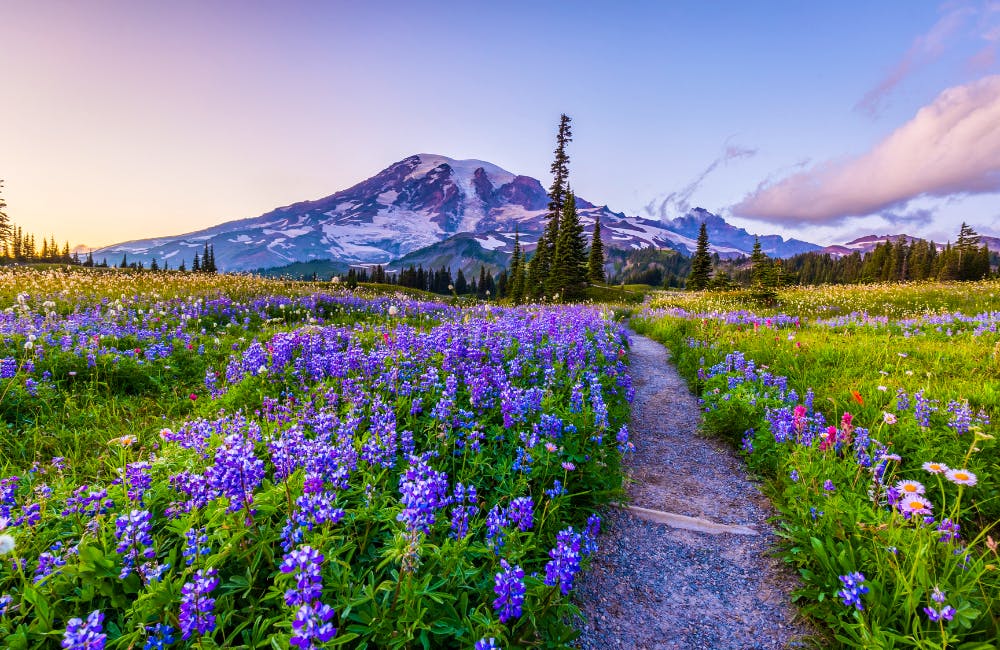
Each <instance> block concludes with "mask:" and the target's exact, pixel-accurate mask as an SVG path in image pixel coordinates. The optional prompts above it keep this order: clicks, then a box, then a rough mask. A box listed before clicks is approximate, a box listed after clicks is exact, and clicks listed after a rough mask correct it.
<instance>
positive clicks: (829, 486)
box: [823, 479, 837, 492]
mask: <svg viewBox="0 0 1000 650" xmlns="http://www.w3.org/2000/svg"><path fill="white" fill-rule="evenodd" d="M823 489H824V490H826V491H827V492H836V490H837V487H836V486H835V485H834V484H833V481H831V480H830V479H826V480H825V481H823Z"/></svg>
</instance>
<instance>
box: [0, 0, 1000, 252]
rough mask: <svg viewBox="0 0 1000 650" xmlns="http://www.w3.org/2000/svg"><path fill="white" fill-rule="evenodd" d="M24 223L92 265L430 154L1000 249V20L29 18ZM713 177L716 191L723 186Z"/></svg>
mask: <svg viewBox="0 0 1000 650" xmlns="http://www.w3.org/2000/svg"><path fill="white" fill-rule="evenodd" d="M0 13H2V16H3V18H2V20H0V65H2V69H3V70H4V75H3V80H2V82H0V178H2V179H4V180H5V181H6V187H5V189H4V197H5V198H6V200H7V203H8V209H7V211H8V214H9V215H10V216H11V218H12V219H13V220H14V221H15V222H16V223H17V224H18V225H21V226H23V227H24V228H26V229H28V230H30V231H32V232H35V233H38V234H46V235H47V234H49V233H52V234H55V235H56V237H57V238H58V239H59V240H60V241H62V240H64V239H68V240H69V241H70V242H71V244H74V245H75V244H87V245H91V246H97V245H102V244H110V243H114V242H118V241H122V240H126V239H133V238H139V237H148V236H155V235H169V234H178V233H180V232H186V231H190V230H195V229H199V228H202V227H206V226H209V225H213V224H216V223H220V222H222V221H227V220H230V219H237V218H243V217H251V216H256V215H258V214H261V213H263V212H266V211H268V210H270V209H272V208H274V207H277V206H279V205H285V204H288V203H292V202H295V201H299V200H303V199H311V198H318V197H321V196H325V195H328V194H331V193H333V192H335V191H337V190H340V189H344V188H346V187H348V186H350V185H352V184H354V183H355V182H357V181H360V180H362V179H364V178H366V177H368V176H371V175H372V174H374V173H376V172H378V171H379V170H381V169H382V168H384V167H386V166H387V165H389V164H390V163H392V162H395V161H397V160H400V159H402V158H404V157H406V156H408V155H410V154H413V153H418V152H432V153H440V154H444V155H446V156H451V157H454V158H478V159H482V160H488V161H490V162H493V163H495V164H497V165H499V166H501V167H504V168H505V169H508V170H509V171H512V172H514V173H522V174H529V175H532V176H535V177H537V178H539V179H541V180H542V181H543V183H544V184H546V185H547V184H548V182H549V174H548V167H549V164H550V162H551V157H552V149H553V147H554V144H555V143H554V140H555V131H556V126H557V123H558V118H559V114H560V113H562V112H565V113H567V114H569V115H570V116H571V117H572V118H573V127H574V136H575V139H574V142H573V143H572V145H571V146H570V151H569V152H570V156H571V165H570V181H571V184H572V186H573V188H574V190H575V191H576V192H577V193H578V194H579V195H581V196H583V197H585V198H587V199H588V200H590V201H594V202H598V203H606V204H608V205H609V206H610V207H611V208H612V209H614V210H616V211H624V212H626V213H627V214H630V215H636V214H642V215H644V216H657V217H659V216H665V217H673V216H677V214H679V213H680V212H681V211H683V210H684V209H685V207H687V206H691V207H693V206H703V207H705V208H708V209H710V210H713V211H718V212H720V213H721V214H723V216H726V218H727V219H730V220H731V221H733V222H734V223H738V224H739V225H741V226H744V227H747V228H748V230H750V231H751V232H757V233H771V232H777V233H780V234H784V235H792V236H798V237H800V238H804V239H808V240H810V241H815V242H817V243H833V242H836V241H845V240H846V239H849V238H851V237H852V236H854V235H856V234H861V233H868V232H879V233H883V234H884V233H889V232H908V233H910V234H922V235H927V236H932V237H936V238H937V239H939V240H943V239H947V238H949V237H950V238H954V235H955V233H957V229H958V223H959V222H960V221H963V220H964V221H967V222H969V223H971V224H973V225H974V226H975V227H977V228H978V229H979V231H980V232H982V233H1000V194H998V191H1000V76H998V74H1000V57H998V56H997V46H998V43H1000V1H998V0H990V1H986V2H969V3H960V2H948V3H943V4H937V3H932V2H910V1H906V2H903V1H899V2H875V3H873V2H838V3H814V2H800V1H794V2H793V1H789V2H762V3H749V2H731V3H721V2H720V3H705V2H680V1H678V2H659V1H655V2H625V3H619V2H586V1H577V2H504V3H489V4H487V3H480V2H468V1H466V2H447V1H439V2H434V3H414V2H365V3H362V2H288V3H278V2H268V3H254V2H209V3H206V2H200V1H198V2H189V1H175V2H169V3H145V2H143V3H136V2H125V1H121V2H119V1H112V0H107V1H104V2H98V3H81V2H69V1H67V2H50V1H45V0H38V1H29V0H24V1H20V0H7V1H6V2H3V8H2V12H0ZM706 172H707V173H706Z"/></svg>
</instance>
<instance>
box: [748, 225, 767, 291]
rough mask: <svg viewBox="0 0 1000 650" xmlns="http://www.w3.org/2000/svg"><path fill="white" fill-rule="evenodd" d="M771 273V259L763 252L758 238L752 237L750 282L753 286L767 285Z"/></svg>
mask: <svg viewBox="0 0 1000 650" xmlns="http://www.w3.org/2000/svg"><path fill="white" fill-rule="evenodd" d="M770 275H771V260H770V258H768V256H767V255H765V254H764V250H763V249H762V248H761V246H760V239H759V238H757V237H754V240H753V250H752V251H750V284H751V285H753V286H768V285H769V280H770Z"/></svg>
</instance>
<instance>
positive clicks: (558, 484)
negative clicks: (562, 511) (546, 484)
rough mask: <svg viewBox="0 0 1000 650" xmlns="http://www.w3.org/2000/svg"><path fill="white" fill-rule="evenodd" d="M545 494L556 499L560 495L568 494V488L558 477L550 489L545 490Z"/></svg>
mask: <svg viewBox="0 0 1000 650" xmlns="http://www.w3.org/2000/svg"><path fill="white" fill-rule="evenodd" d="M545 494H546V496H548V497H549V498H550V499H555V498H556V497H558V496H562V495H563V494H566V488H565V487H563V484H562V481H560V480H559V479H556V480H554V481H553V482H552V488H551V489H548V490H545Z"/></svg>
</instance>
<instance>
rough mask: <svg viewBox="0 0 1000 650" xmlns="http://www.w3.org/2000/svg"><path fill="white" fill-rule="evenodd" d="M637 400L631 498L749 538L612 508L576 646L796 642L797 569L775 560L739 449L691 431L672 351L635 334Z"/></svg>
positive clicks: (760, 499)
mask: <svg viewBox="0 0 1000 650" xmlns="http://www.w3.org/2000/svg"><path fill="white" fill-rule="evenodd" d="M631 338H632V346H631V361H632V368H631V371H632V379H633V382H634V385H635V389H636V390H635V400H634V402H633V405H632V420H631V422H630V424H629V432H630V434H631V439H632V442H633V443H634V444H635V447H636V449H635V453H634V454H633V455H631V457H630V458H627V459H626V461H625V463H626V474H627V476H628V480H629V484H628V486H627V492H628V497H629V502H630V504H632V505H636V506H640V507H642V508H648V509H651V510H659V511H663V512H670V513H675V514H680V515H686V516H689V517H699V518H703V519H707V520H710V521H712V522H716V523H720V524H729V525H738V526H748V527H751V528H753V529H755V530H756V531H758V532H759V534H758V535H755V536H747V535H735V534H714V535H712V534H706V533H701V532H695V531H691V530H682V529H678V528H671V527H669V526H666V525H663V524H659V523H653V522H650V521H646V520H643V519H640V518H638V517H636V516H635V515H633V514H632V513H630V512H628V511H626V510H623V509H620V508H610V509H609V510H608V511H607V512H606V513H604V516H603V517H602V519H603V522H602V528H603V530H602V534H601V536H600V538H599V540H598V543H599V545H600V549H599V550H598V552H597V553H596V555H595V556H594V557H593V558H592V560H591V566H590V570H589V571H588V572H587V573H586V574H584V575H583V576H582V577H581V578H580V581H579V583H578V586H577V589H576V594H577V595H576V600H577V602H578V604H579V605H580V608H581V610H582V611H583V613H584V615H585V617H586V619H587V622H586V623H585V624H584V625H583V627H582V630H581V632H582V634H581V637H580V639H579V641H578V645H579V646H580V647H581V648H583V649H585V650H608V649H609V648H649V649H651V650H654V649H661V648H662V649H668V648H671V649H672V648H685V649H687V650H695V649H701V648H705V649H710V648H711V649H714V650H727V649H733V650H736V649H741V650H742V649H749V648H759V649H768V650H770V649H775V648H786V647H797V646H798V647H801V645H800V644H799V643H798V641H797V640H798V639H801V638H803V637H805V636H806V635H807V634H809V633H810V630H809V629H808V627H807V626H806V625H805V624H804V623H803V622H801V621H797V620H796V611H795V608H794V606H793V605H791V603H790V596H789V593H790V591H791V590H792V588H793V586H794V584H795V577H794V575H793V574H792V573H791V572H790V571H789V570H788V568H787V567H786V566H785V565H783V564H782V563H781V561H780V560H777V559H776V558H774V557H772V556H771V552H772V550H773V544H774V541H775V538H774V535H773V533H772V532H771V528H770V525H769V524H768V523H767V519H768V517H769V516H771V515H773V511H772V510H771V508H770V504H769V503H768V502H767V499H766V498H765V497H764V496H763V495H762V494H761V493H760V491H759V490H758V489H757V487H756V486H755V485H754V484H753V483H752V482H751V481H750V480H749V479H748V478H747V475H746V469H745V466H744V464H743V462H742V460H740V458H739V457H738V456H737V455H736V453H735V452H734V451H733V450H732V449H730V448H729V447H727V446H726V445H725V444H723V443H722V442H720V441H716V440H711V439H707V438H704V437H701V436H700V435H699V434H698V422H699V419H700V408H699V406H698V400H697V398H695V397H694V396H693V395H692V394H691V392H690V391H689V390H688V387H687V384H686V383H685V382H684V380H683V379H682V378H681V377H680V375H678V374H677V371H676V370H675V369H674V367H673V366H672V365H671V364H670V363H669V353H668V352H667V350H666V349H665V348H664V347H663V346H662V345H660V344H659V343H656V342H654V341H652V340H650V339H648V338H645V337H642V336H637V335H635V334H632V336H631Z"/></svg>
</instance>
